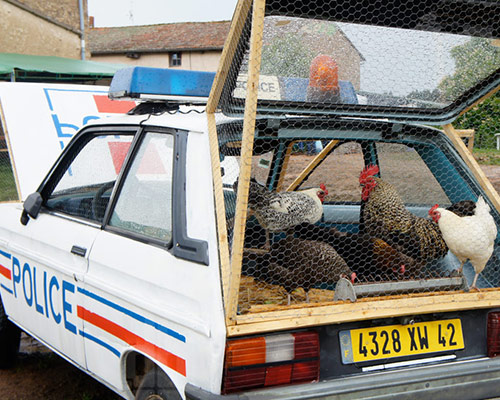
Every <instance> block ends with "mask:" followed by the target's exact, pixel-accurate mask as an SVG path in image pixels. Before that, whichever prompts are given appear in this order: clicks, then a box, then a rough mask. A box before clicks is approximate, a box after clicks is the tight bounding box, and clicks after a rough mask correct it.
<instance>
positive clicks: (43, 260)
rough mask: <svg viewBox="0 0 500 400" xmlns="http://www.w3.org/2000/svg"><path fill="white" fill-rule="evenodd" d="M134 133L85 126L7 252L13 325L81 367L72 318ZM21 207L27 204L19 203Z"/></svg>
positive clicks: (77, 321) (76, 321)
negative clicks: (16, 321) (20, 239)
mask: <svg viewBox="0 0 500 400" xmlns="http://www.w3.org/2000/svg"><path fill="white" fill-rule="evenodd" d="M133 133H134V132H133V131H123V130H122V131H116V130H112V131H111V132H103V131H102V130H99V129H97V128H94V129H87V130H85V131H83V132H80V134H78V135H77V137H75V138H74V139H73V141H72V142H71V143H70V145H69V146H68V147H67V148H66V149H65V151H64V152H63V154H62V155H61V157H60V158H59V160H58V161H57V162H56V164H55V166H54V167H53V168H52V170H51V172H50V173H49V175H48V177H47V178H46V179H45V181H44V182H43V183H42V185H41V186H40V188H39V189H38V192H39V193H40V194H41V198H42V207H41V210H40V213H39V214H38V215H37V216H36V218H30V219H29V220H28V222H27V224H26V226H25V227H24V231H23V230H21V231H22V232H23V235H25V236H26V237H28V238H29V239H28V240H26V241H24V242H23V243H24V246H19V248H17V249H15V251H13V254H12V257H13V258H12V259H13V262H12V264H13V267H12V272H13V296H14V297H15V298H17V302H16V306H17V307H20V308H23V312H16V313H15V315H22V318H23V320H22V321H19V322H20V323H21V325H22V326H23V327H25V329H26V330H27V331H29V332H30V333H32V334H34V335H35V336H37V337H39V338H40V339H42V340H43V341H44V342H46V343H47V344H48V345H50V346H51V347H52V348H54V349H55V350H57V351H59V352H60V353H62V354H63V355H64V356H65V357H67V358H69V359H71V360H72V361H74V362H76V363H78V364H79V365H81V366H85V365H86V363H85V354H84V347H83V338H82V335H83V320H82V318H81V315H80V314H79V306H80V304H81V301H80V299H81V297H82V294H81V289H82V286H81V285H82V279H83V275H84V274H85V272H86V271H87V267H88V255H89V252H90V249H91V247H92V244H93V242H94V240H95V238H96V236H97V234H98V233H99V232H100V229H101V221H102V219H103V216H104V210H105V209H106V204H107V201H108V200H109V198H110V193H111V191H112V189H113V187H114V183H115V181H116V179H117V176H118V173H119V171H120V168H121V165H122V163H123V160H124V158H125V155H126V154H127V151H128V148H129V146H130V143H131V142H132V139H133ZM25 206H26V203H25Z"/></svg>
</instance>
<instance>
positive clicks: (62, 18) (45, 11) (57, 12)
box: [17, 0, 87, 31]
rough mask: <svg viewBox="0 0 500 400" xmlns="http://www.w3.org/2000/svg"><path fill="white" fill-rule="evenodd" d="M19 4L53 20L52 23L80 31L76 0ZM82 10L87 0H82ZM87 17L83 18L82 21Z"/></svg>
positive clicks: (36, 0)
mask: <svg viewBox="0 0 500 400" xmlns="http://www.w3.org/2000/svg"><path fill="white" fill-rule="evenodd" d="M17 1H18V2H19V3H21V4H24V5H25V6H27V7H29V8H31V9H32V10H34V11H36V12H39V13H40V14H42V15H44V16H46V17H48V18H51V19H53V20H54V21H57V22H60V23H62V24H65V25H68V26H70V27H71V28H73V29H75V30H77V31H79V30H80V10H79V8H78V0H55V1H54V0H17ZM82 3H83V5H84V10H87V6H86V4H87V0H83V2H82ZM86 20H87V15H86V14H85V16H84V21H86Z"/></svg>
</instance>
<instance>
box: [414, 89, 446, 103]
mask: <svg viewBox="0 0 500 400" xmlns="http://www.w3.org/2000/svg"><path fill="white" fill-rule="evenodd" d="M440 97H441V91H440V90H439V89H434V90H429V89H425V90H414V91H412V92H410V93H409V94H408V96H407V98H409V99H417V100H425V101H439V98H440Z"/></svg>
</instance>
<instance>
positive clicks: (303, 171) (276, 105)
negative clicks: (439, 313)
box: [208, 0, 500, 315]
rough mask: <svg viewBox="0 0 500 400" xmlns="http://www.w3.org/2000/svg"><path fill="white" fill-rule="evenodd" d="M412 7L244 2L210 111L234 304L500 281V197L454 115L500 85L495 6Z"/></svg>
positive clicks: (267, 304)
mask: <svg viewBox="0 0 500 400" xmlns="http://www.w3.org/2000/svg"><path fill="white" fill-rule="evenodd" d="M417 3H419V4H418V5H417V4H413V6H411V5H410V6H408V5H403V4H400V3H398V4H396V3H394V4H392V3H391V4H389V5H386V8H384V9H385V10H386V14H387V15H384V14H383V13H382V11H381V10H377V7H375V6H373V5H371V4H365V3H363V4H358V3H356V6H354V5H353V3H352V2H348V1H341V2H335V3H331V2H319V3H314V4H312V3H310V2H308V3H307V4H306V3H305V2H278V1H267V2H265V1H259V0H257V1H254V2H253V3H252V2H250V1H240V2H239V3H238V6H237V9H236V12H235V18H234V19H233V25H232V28H231V32H230V36H229V38H228V43H227V44H226V48H225V50H224V53H223V60H224V63H223V64H222V65H223V68H220V70H219V72H218V80H216V85H215V87H214V89H213V90H212V96H211V100H212V104H211V105H210V104H209V107H208V111H209V113H210V111H211V110H212V111H213V110H215V108H218V109H219V110H222V112H223V114H220V115H218V116H216V117H214V118H215V120H216V121H215V122H216V126H217V127H216V135H217V140H216V143H217V147H218V148H217V153H218V155H219V160H218V161H219V162H220V171H221V176H220V180H221V181H220V186H219V188H221V189H222V193H216V198H219V200H220V203H219V209H222V210H223V213H224V215H223V216H222V217H221V218H222V219H223V220H224V221H223V223H219V230H221V229H222V228H223V229H224V232H222V233H221V232H219V238H224V239H225V238H226V237H227V249H228V254H226V255H224V254H222V257H221V258H222V259H223V260H224V258H225V257H226V263H227V268H224V265H223V277H224V286H225V291H224V295H225V297H226V302H227V304H229V305H230V308H231V306H232V307H233V311H234V312H235V313H236V314H239V315H243V314H248V313H252V312H259V311H273V310H279V309H282V308H294V307H295V308H296V307H311V306H318V305H324V304H336V303H338V302H346V301H348V302H352V301H363V299H367V300H373V299H374V298H380V297H384V298H388V296H405V297H414V296H427V295H429V294H436V293H443V292H444V293H453V292H467V291H469V290H470V288H471V286H473V287H474V289H476V288H480V289H481V290H488V289H491V288H498V287H499V285H500V282H499V279H500V274H499V267H500V264H499V261H498V257H499V249H498V243H497V228H496V227H497V225H498V221H499V218H500V215H499V214H498V211H497V208H496V206H497V205H498V197H497V194H496V192H495V191H494V190H491V185H489V183H487V182H486V183H484V182H482V181H481V179H478V172H477V170H478V169H479V168H478V167H477V164H475V163H474V161H473V160H471V158H472V157H471V156H470V157H469V158H464V156H463V154H466V149H465V145H464V144H463V143H462V142H461V141H460V139H458V140H457V137H458V136H457V135H456V132H454V130H453V127H451V126H450V125H445V124H446V123H448V122H449V121H450V118H453V117H454V116H456V115H457V114H458V113H459V112H462V111H463V110H464V109H465V107H466V105H467V104H468V105H470V101H469V102H467V99H469V98H470V97H471V94H472V93H481V94H484V93H486V92H488V91H490V90H491V88H493V87H495V85H498V74H499V69H500V51H499V48H498V47H497V44H498V39H497V37H498V29H497V28H494V25H495V24H489V23H488V21H490V19H491V18H490V16H487V15H486V14H487V13H488V12H491V11H492V10H490V9H488V7H493V6H491V4H489V5H488V4H486V2H480V1H479V2H471V4H468V5H467V6H465V5H463V7H462V8H460V9H453V11H455V12H457V13H459V14H456V15H459V16H460V18H462V19H461V20H463V21H466V22H467V23H466V24H465V23H464V25H462V26H461V27H460V28H458V27H457V26H456V24H454V23H452V21H450V20H449V18H447V17H446V15H447V13H448V12H450V11H452V10H449V9H448V8H449V7H450V4H445V3H442V2H441V3H430V2H425V1H421V2H417ZM472 3H474V4H472ZM471 7H472V8H471ZM469 8H470V9H469ZM497 8H498V7H497ZM471 12H473V13H474V15H475V17H473V16H472V15H471V14H470V13H471ZM460 18H459V19H460ZM480 18H483V20H482V21H481V20H480ZM485 18H486V19H485ZM490 22H492V21H490ZM495 29H496V30H495ZM478 55H480V56H478ZM217 82H219V83H218V84H217ZM221 82H222V83H221ZM214 102H215V103H216V106H215V105H214ZM463 103H465V105H462V104H463ZM415 122H420V123H422V124H420V125H417V124H415ZM431 123H432V124H434V125H436V124H438V123H442V124H443V125H445V130H444V131H443V130H441V129H437V128H433V127H430V126H428V124H431ZM438 128H440V127H438ZM492 134H493V132H492ZM461 146H462V147H461ZM464 152H465V153H464ZM218 178H219V177H218ZM479 178H481V176H479ZM216 187H217V186H216ZM436 204H437V205H438V206H437V207H435V205H436ZM451 213H452V214H453V215H452V216H449V215H450V214H451ZM438 215H439V216H440V217H438ZM450 221H451V222H450ZM220 222H221V221H220ZM223 264H224V262H223ZM232 299H236V300H235V301H232ZM229 314H230V315H231V309H230V310H229Z"/></svg>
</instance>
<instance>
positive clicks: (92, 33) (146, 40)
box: [88, 21, 230, 71]
mask: <svg viewBox="0 0 500 400" xmlns="http://www.w3.org/2000/svg"><path fill="white" fill-rule="evenodd" d="M229 27H230V22H229V21H221V22H182V23H172V24H159V25H142V26H125V27H115V28H90V29H89V32H88V33H89V35H88V38H89V40H88V42H89V48H90V53H91V59H92V61H100V62H113V63H121V64H129V65H142V66H148V67H159V68H179V69H188V70H198V71H216V70H217V66H218V64H219V59H220V55H221V53H222V48H223V47H224V42H225V40H226V37H227V35H228V33H229Z"/></svg>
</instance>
